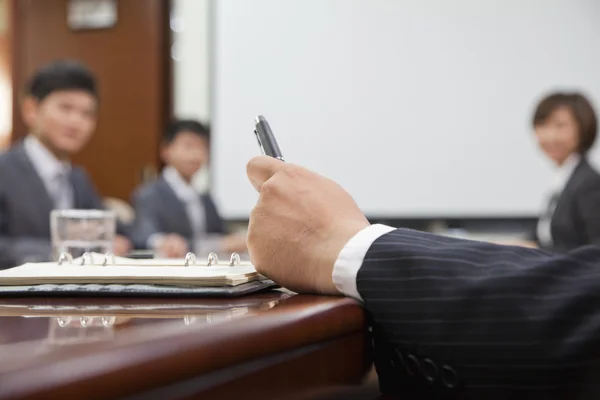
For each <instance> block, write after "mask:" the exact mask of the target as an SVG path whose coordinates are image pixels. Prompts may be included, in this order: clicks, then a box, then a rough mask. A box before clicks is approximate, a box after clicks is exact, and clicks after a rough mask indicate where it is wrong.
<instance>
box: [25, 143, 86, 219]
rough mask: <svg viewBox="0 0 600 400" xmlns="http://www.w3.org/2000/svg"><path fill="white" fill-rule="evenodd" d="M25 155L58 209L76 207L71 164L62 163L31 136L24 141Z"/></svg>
mask: <svg viewBox="0 0 600 400" xmlns="http://www.w3.org/2000/svg"><path fill="white" fill-rule="evenodd" d="M23 147H24V149H25V154H27V157H28V158H29V160H30V161H31V163H32V164H33V168H34V169H35V171H36V172H37V174H38V176H39V177H40V178H41V180H42V182H43V183H44V186H45V188H46V191H47V192H48V194H49V195H50V198H51V199H52V201H53V204H54V208H56V209H61V210H65V209H70V208H73V207H74V206H75V199H74V197H73V186H72V185H71V182H70V180H69V175H70V173H71V164H70V163H68V162H65V161H61V160H59V159H58V158H56V157H55V156H54V154H52V153H51V152H50V151H49V150H48V149H47V148H46V146H44V145H43V144H42V143H41V142H40V140H39V139H38V138H37V137H35V136H33V135H29V136H27V137H26V138H25V140H24V141H23Z"/></svg>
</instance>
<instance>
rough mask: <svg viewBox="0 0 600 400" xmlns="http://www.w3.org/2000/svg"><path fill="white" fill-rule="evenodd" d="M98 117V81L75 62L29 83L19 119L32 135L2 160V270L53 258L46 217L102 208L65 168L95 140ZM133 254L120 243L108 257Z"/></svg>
mask: <svg viewBox="0 0 600 400" xmlns="http://www.w3.org/2000/svg"><path fill="white" fill-rule="evenodd" d="M97 111H98V93H97V88H96V80H95V78H94V76H93V75H92V73H91V72H90V71H89V70H88V69H87V68H86V67H85V66H84V65H82V64H80V63H78V62H75V61H57V62H54V63H51V64H49V65H46V66H44V67H43V68H41V69H39V70H38V71H37V72H36V73H35V74H34V76H33V77H32V79H31V80H30V82H29V83H28V85H27V87H26V90H25V98H24V100H23V104H22V115H23V119H24V121H25V123H26V125H27V127H28V129H29V134H28V135H27V137H26V138H25V140H24V141H23V142H22V143H20V144H18V145H16V146H14V147H13V148H12V149H10V150H9V151H8V152H7V153H5V154H3V155H2V156H0V265H1V266H3V267H10V266H15V265H18V264H21V263H23V262H25V261H28V260H34V261H47V260H48V259H50V258H51V254H52V252H51V245H50V211H51V210H53V209H102V208H103V204H102V200H101V198H100V197H99V196H98V194H97V193H96V190H95V189H94V186H93V184H92V182H91V181H90V179H89V177H88V175H87V174H86V173H85V171H84V170H83V169H82V168H80V167H76V166H73V165H71V163H70V161H69V158H70V156H71V155H73V154H75V153H77V152H78V151H79V150H81V148H82V147H83V146H84V145H85V144H86V143H87V142H88V141H89V139H90V137H91V136H92V134H93V132H94V130H95V128H96V119H97ZM120 231H121V232H123V229H120ZM123 233H124V232H123ZM130 247H131V243H130V242H129V240H128V239H127V238H126V237H125V236H120V235H119V236H117V238H116V240H115V243H114V248H113V251H114V253H115V254H117V255H125V254H126V253H127V252H128V251H129V249H130Z"/></svg>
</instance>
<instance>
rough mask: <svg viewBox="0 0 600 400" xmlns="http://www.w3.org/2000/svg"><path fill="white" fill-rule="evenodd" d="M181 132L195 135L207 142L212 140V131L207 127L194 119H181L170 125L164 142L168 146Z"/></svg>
mask: <svg viewBox="0 0 600 400" xmlns="http://www.w3.org/2000/svg"><path fill="white" fill-rule="evenodd" d="M181 132H191V133H195V134H196V135H198V136H200V137H203V138H205V139H206V140H207V141H208V140H210V130H209V128H208V127H207V126H206V125H203V124H202V123H201V122H200V121H196V120H194V119H180V120H174V121H171V123H169V125H168V126H167V129H166V131H165V134H164V136H163V141H164V142H165V143H167V144H168V143H171V142H172V141H173V140H175V138H176V137H177V135H178V134H180V133H181Z"/></svg>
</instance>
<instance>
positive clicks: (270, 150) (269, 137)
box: [254, 115, 285, 161]
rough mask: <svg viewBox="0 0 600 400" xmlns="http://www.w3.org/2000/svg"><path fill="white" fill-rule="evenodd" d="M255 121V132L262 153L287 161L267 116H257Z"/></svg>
mask: <svg viewBox="0 0 600 400" xmlns="http://www.w3.org/2000/svg"><path fill="white" fill-rule="evenodd" d="M255 122H256V124H255V128H254V134H255V135H256V139H257V140H258V145H259V146H260V149H261V150H262V153H263V154H264V155H266V156H269V157H273V158H277V159H278V160H281V161H285V160H284V159H283V154H281V150H279V145H278V144H277V140H275V135H273V131H272V130H271V127H270V126H269V123H268V122H267V120H266V118H265V117H263V116H262V115H259V116H257V117H256V118H255Z"/></svg>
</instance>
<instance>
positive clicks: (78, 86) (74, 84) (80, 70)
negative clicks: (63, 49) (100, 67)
mask: <svg viewBox="0 0 600 400" xmlns="http://www.w3.org/2000/svg"><path fill="white" fill-rule="evenodd" d="M62 90H82V91H85V92H88V93H89V94H91V95H92V96H94V97H95V98H98V89H97V85H96V78H95V77H94V74H92V72H91V71H90V70H89V69H88V68H87V67H86V66H85V65H84V64H82V63H80V62H79V61H74V60H59V61H55V62H53V63H50V64H47V65H45V66H43V67H41V68H40V69H38V70H37V71H36V72H35V74H34V75H33V77H32V78H31V80H30V81H29V82H28V84H27V86H26V87H25V94H26V95H28V96H32V97H34V98H36V99H37V100H43V99H44V98H45V97H46V96H48V95H49V94H52V93H53V92H58V91H62Z"/></svg>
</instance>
